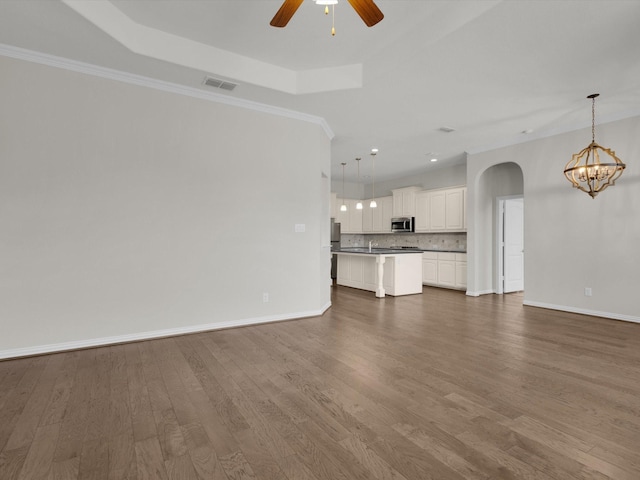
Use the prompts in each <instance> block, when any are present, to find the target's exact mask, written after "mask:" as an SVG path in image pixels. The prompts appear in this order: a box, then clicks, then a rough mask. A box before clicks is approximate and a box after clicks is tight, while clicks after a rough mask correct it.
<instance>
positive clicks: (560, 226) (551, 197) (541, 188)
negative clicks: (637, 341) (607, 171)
mask: <svg viewBox="0 0 640 480" xmlns="http://www.w3.org/2000/svg"><path fill="white" fill-rule="evenodd" d="M590 140H591V132H590V129H582V130H579V131H575V132H570V133H565V134H561V135H556V136H553V137H549V138H543V139H539V140H534V141H531V142H528V143H524V144H520V145H513V146H509V147H504V148H500V149H497V150H493V151H488V152H483V153H478V154H474V155H469V157H468V159H467V175H468V193H469V197H468V204H467V208H468V210H467V211H468V238H467V241H468V245H467V248H468V253H469V256H468V260H469V264H468V267H469V287H468V289H469V292H482V290H484V289H485V288H490V285H489V286H488V285H487V282H486V276H485V275H484V274H485V273H486V270H485V268H486V266H484V265H483V263H482V262H483V253H484V251H485V250H486V245H487V244H488V243H489V244H490V243H491V239H490V235H492V234H493V232H492V229H491V228H487V223H486V222H487V221H488V219H487V218H486V215H484V214H483V213H482V212H483V209H484V208H485V207H484V206H483V202H484V201H485V200H486V198H487V197H486V195H487V193H486V185H484V184H483V180H482V175H483V173H484V171H485V170H486V169H488V168H489V167H491V166H493V165H497V164H502V163H508V162H514V163H517V164H518V165H519V166H520V167H521V168H522V172H523V177H524V202H525V209H524V212H525V213H524V215H525V240H524V241H525V297H524V302H525V303H526V304H529V305H537V306H543V307H548V308H557V309H561V310H568V311H576V312H580V313H591V314H597V315H602V316H607V317H611V318H619V319H623V320H632V321H640V303H639V302H638V300H637V298H638V287H639V286H640V273H639V272H640V270H639V267H640V251H639V249H638V245H640V117H634V118H629V119H625V120H620V121H617V122H612V123H608V124H603V125H597V126H596V141H597V142H598V143H599V144H600V145H603V146H605V147H609V148H613V149H614V150H615V151H616V154H617V155H618V156H619V157H620V158H621V159H622V160H623V161H624V162H625V163H626V164H627V168H626V170H625V172H624V174H623V175H622V177H621V178H620V179H619V180H618V182H617V184H616V185H615V186H613V187H609V188H608V189H607V190H605V191H604V192H602V193H601V194H600V195H599V196H598V197H597V198H596V199H591V197H589V196H588V195H587V194H586V193H583V192H581V191H579V190H577V189H574V188H571V184H570V183H569V182H568V181H567V180H566V179H565V178H564V175H563V173H562V171H563V169H564V166H565V164H566V163H567V161H568V160H569V159H570V158H571V155H572V154H573V153H576V152H578V151H579V150H581V149H582V148H584V147H585V146H586V145H587V144H588V143H589V142H590ZM492 196H496V194H495V192H494V193H493V194H492ZM585 287H591V288H592V289H593V296H592V297H586V296H585V295H584V288H585Z"/></svg>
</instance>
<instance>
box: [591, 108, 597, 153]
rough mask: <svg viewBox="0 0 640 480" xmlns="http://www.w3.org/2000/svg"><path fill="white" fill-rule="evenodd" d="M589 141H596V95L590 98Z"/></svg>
mask: <svg viewBox="0 0 640 480" xmlns="http://www.w3.org/2000/svg"><path fill="white" fill-rule="evenodd" d="M591 141H592V142H595V141H596V97H593V98H592V99H591Z"/></svg>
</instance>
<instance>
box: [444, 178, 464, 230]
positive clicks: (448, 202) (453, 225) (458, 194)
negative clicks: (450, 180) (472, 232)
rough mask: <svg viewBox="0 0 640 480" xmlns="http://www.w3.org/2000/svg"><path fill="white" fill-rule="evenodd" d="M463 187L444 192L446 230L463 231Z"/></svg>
mask: <svg viewBox="0 0 640 480" xmlns="http://www.w3.org/2000/svg"><path fill="white" fill-rule="evenodd" d="M466 193H467V189H466V188H465V187H460V188H452V189H449V190H446V191H445V202H444V207H445V228H446V229H447V230H464V229H465V220H464V218H465V213H466V212H465V197H466Z"/></svg>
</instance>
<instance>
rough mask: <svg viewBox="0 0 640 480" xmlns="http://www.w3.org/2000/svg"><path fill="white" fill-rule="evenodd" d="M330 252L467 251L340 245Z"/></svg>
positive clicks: (371, 253)
mask: <svg viewBox="0 0 640 480" xmlns="http://www.w3.org/2000/svg"><path fill="white" fill-rule="evenodd" d="M331 252H332V253H366V254H368V255H380V254H393V255H395V254H403V253H422V252H442V253H467V252H466V251H465V250H442V249H435V248H434V249H429V248H393V247H372V248H371V252H369V247H342V248H338V249H335V250H332V251H331Z"/></svg>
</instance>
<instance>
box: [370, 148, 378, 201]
mask: <svg viewBox="0 0 640 480" xmlns="http://www.w3.org/2000/svg"><path fill="white" fill-rule="evenodd" d="M377 153H378V149H377V148H372V149H371V203H370V204H369V208H377V207H378V204H377V203H376V165H375V158H376V154H377Z"/></svg>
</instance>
